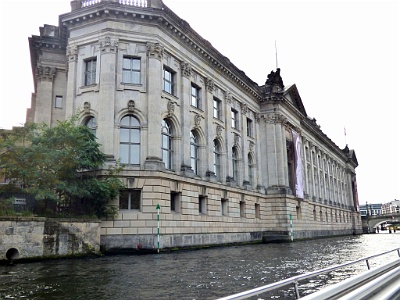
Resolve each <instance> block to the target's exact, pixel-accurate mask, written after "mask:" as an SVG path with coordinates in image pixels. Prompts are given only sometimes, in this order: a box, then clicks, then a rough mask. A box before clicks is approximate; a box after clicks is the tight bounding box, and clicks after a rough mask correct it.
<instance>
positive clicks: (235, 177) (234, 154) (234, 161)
mask: <svg viewBox="0 0 400 300" xmlns="http://www.w3.org/2000/svg"><path fill="white" fill-rule="evenodd" d="M238 160H239V156H238V152H237V149H236V147H232V176H233V180H235V181H236V182H237V181H238Z"/></svg>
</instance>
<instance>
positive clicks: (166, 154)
mask: <svg viewBox="0 0 400 300" xmlns="http://www.w3.org/2000/svg"><path fill="white" fill-rule="evenodd" d="M169 154H170V153H169V151H167V150H163V151H162V159H163V163H164V164H165V168H167V169H170V163H169V162H170V160H169Z"/></svg>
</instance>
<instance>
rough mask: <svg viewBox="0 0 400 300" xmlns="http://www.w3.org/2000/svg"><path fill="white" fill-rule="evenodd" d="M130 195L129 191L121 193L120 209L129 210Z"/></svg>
mask: <svg viewBox="0 0 400 300" xmlns="http://www.w3.org/2000/svg"><path fill="white" fill-rule="evenodd" d="M128 203H129V193H128V192H127V191H121V193H120V195H119V209H128V208H129V206H128V205H129V204H128Z"/></svg>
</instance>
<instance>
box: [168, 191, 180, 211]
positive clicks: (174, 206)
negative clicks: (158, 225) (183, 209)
mask: <svg viewBox="0 0 400 300" xmlns="http://www.w3.org/2000/svg"><path fill="white" fill-rule="evenodd" d="M170 208H171V211H174V212H180V193H177V192H171V207H170Z"/></svg>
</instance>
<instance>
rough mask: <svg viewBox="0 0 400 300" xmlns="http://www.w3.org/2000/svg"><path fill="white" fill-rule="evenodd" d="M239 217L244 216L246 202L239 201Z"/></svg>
mask: <svg viewBox="0 0 400 300" xmlns="http://www.w3.org/2000/svg"><path fill="white" fill-rule="evenodd" d="M240 217H241V218H246V202H244V201H240Z"/></svg>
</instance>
